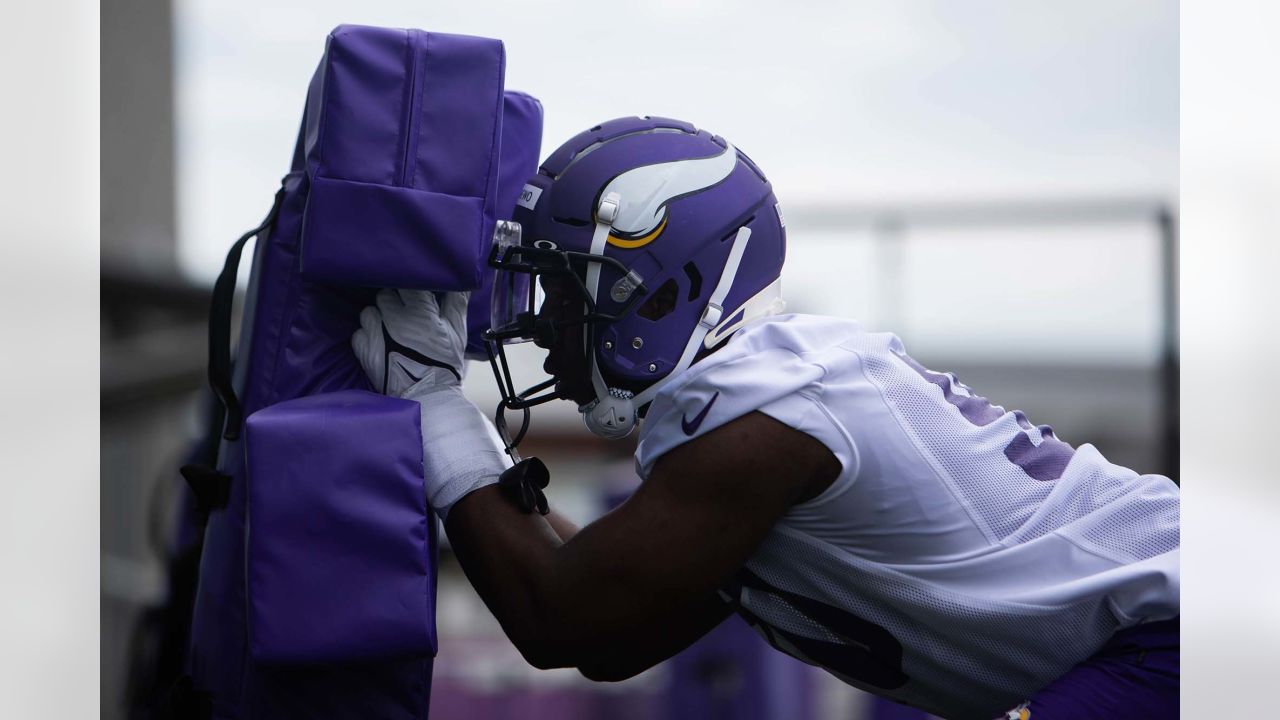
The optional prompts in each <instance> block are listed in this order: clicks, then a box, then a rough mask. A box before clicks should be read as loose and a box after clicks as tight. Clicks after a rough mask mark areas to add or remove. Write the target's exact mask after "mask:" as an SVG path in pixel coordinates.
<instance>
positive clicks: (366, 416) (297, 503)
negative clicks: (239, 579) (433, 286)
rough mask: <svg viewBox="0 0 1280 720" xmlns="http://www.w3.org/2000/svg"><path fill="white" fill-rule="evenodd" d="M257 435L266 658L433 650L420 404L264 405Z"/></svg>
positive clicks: (255, 604) (431, 548)
mask: <svg viewBox="0 0 1280 720" xmlns="http://www.w3.org/2000/svg"><path fill="white" fill-rule="evenodd" d="M245 431H246V437H245V464H246V470H247V478H246V479H247V482H248V488H249V500H248V527H249V532H248V552H247V553H246V562H247V565H248V572H247V582H248V588H247V590H248V597H249V617H248V625H249V648H250V651H251V652H252V654H253V658H254V659H255V660H258V661H262V662H305V663H314V662H347V661H352V660H368V659H383V658H394V657H404V656H411V655H431V654H434V653H435V651H436V636H435V598H434V595H435V583H434V580H435V532H436V521H435V518H434V517H433V516H431V515H430V514H429V512H428V509H427V507H426V500H425V488H424V487H423V479H422V444H421V443H422V437H421V428H420V413H419V410H418V403H416V402H414V401H412V400H400V399H398V398H391V397H386V396H383V395H376V394H373V393H370V392H365V391H361V390H345V391H342V392H336V393H325V394H323V395H313V396H311V397H306V398H299V399H297V400H290V401H288V402H282V403H278V404H276V405H272V406H271V407H269V408H266V409H263V410H259V411H258V412H256V413H254V414H253V415H250V416H249V418H248V420H247V421H246V425H245Z"/></svg>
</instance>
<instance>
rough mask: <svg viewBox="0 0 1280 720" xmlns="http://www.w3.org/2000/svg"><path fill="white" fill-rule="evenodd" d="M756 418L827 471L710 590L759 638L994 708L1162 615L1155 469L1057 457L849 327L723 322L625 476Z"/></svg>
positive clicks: (901, 692) (948, 705) (980, 401)
mask: <svg viewBox="0 0 1280 720" xmlns="http://www.w3.org/2000/svg"><path fill="white" fill-rule="evenodd" d="M757 410H758V411H760V412H763V413H765V414H767V415H770V416H771V417H773V418H775V419H777V420H779V421H780V422H783V423H785V424H787V425H789V426H791V427H794V428H796V429H798V430H800V431H802V432H805V433H807V434H809V435H811V436H813V437H814V438H816V439H818V440H819V441H821V442H822V443H823V444H824V445H826V447H827V448H828V449H830V450H831V452H832V453H833V454H834V455H835V456H836V458H837V459H838V460H839V461H840V464H841V466H842V471H841V473H840V475H839V477H838V478H837V479H836V480H835V481H834V482H833V483H832V484H831V486H830V487H828V488H827V489H826V490H825V491H824V492H823V493H822V494H820V495H819V496H818V497H816V498H814V499H812V500H810V501H808V502H805V503H802V504H799V505H796V506H794V507H792V508H791V509H790V510H789V511H788V512H787V513H785V514H784V515H783V517H782V518H781V519H780V520H779V522H778V523H777V524H776V525H775V526H774V528H773V529H772V530H771V532H770V533H769V535H768V536H767V537H766V538H765V540H764V542H763V543H762V544H761V545H760V547H759V549H758V550H757V552H756V553H755V554H754V555H753V556H752V557H751V559H750V560H749V561H748V563H747V565H746V567H745V568H744V569H743V571H742V572H740V573H739V576H740V578H739V579H738V580H735V582H732V583H730V585H729V586H728V587H726V588H725V589H724V590H723V592H724V593H725V594H726V596H727V597H729V598H730V599H731V600H732V601H734V602H735V603H736V604H737V605H738V607H739V610H740V612H741V613H742V614H743V616H744V617H745V618H746V619H747V620H748V622H750V623H752V624H753V625H754V626H755V627H756V629H757V630H758V631H760V632H761V634H762V635H764V636H765V638H766V639H767V640H769V641H770V642H771V643H772V644H773V645H774V646H775V647H778V648H779V649H781V650H783V651H785V652H788V653H789V654H791V655H794V656H796V657H799V658H800V659H802V660H805V661H807V662H811V663H813V664H817V665H821V666H823V667H824V668H826V669H827V670H829V671H831V672H832V673H833V674H835V675H837V676H838V677H840V678H841V679H843V680H845V681H846V682H848V683H850V684H852V685H855V686H857V687H861V688H863V689H866V690H869V691H871V692H875V693H877V694H880V695H884V696H887V697H890V698H893V699H895V700H897V701H899V702H903V703H906V704H909V705H914V706H917V707H921V708H923V709H926V710H928V711H930V712H933V713H934V714H938V715H942V716H945V717H981V718H989V717H994V716H995V715H996V714H998V713H999V712H1000V711H1001V710H1002V709H1003V708H1007V707H1010V706H1012V705H1014V704H1016V703H1017V702H1019V701H1021V700H1024V699H1025V698H1027V697H1029V696H1031V695H1032V694H1034V692H1035V691H1036V690H1038V689H1039V688H1041V687H1043V686H1044V685H1046V684H1048V683H1049V682H1050V681H1052V680H1054V679H1055V678H1057V677H1058V676H1060V675H1062V674H1063V673H1065V672H1066V671H1067V670H1069V669H1070V668H1071V667H1072V666H1074V665H1075V664H1076V663H1078V662H1080V661H1082V660H1084V659H1085V658H1087V657H1089V656H1090V655H1091V654H1093V653H1094V652H1096V651H1097V650H1098V649H1099V648H1101V647H1102V645H1103V644H1105V643H1106V641H1107V639H1108V638H1109V637H1110V636H1111V635H1112V634H1113V633H1114V632H1115V631H1116V630H1117V629H1119V628H1123V627H1129V626H1133V625H1136V624H1139V623H1142V622H1147V621H1154V620H1162V619H1167V618H1171V617H1174V616H1176V615H1177V614H1178V604H1179V599H1178V587H1179V571H1178V553H1179V551H1178V548H1179V516H1178V512H1179V511H1178V506H1179V492H1178V488H1177V486H1176V485H1174V484H1173V482H1172V481H1171V480H1169V479H1168V478H1165V477H1163V476H1159V475H1139V474H1137V473H1135V472H1133V471H1132V470H1129V469H1126V468H1123V467H1120V466H1117V465H1114V464H1112V463H1110V462H1108V461H1107V460H1106V459H1105V458H1104V457H1103V456H1102V454H1101V453H1100V452H1098V450H1097V449H1096V448H1094V447H1093V446H1091V445H1082V446H1080V447H1078V448H1072V447H1071V446H1070V445H1068V444H1066V443H1065V442H1062V441H1061V440H1058V439H1057V438H1056V437H1054V435H1053V433H1052V430H1051V429H1050V428H1048V427H1047V426H1039V427H1037V426H1034V425H1032V424H1031V423H1030V422H1029V421H1028V420H1027V419H1026V418H1025V417H1024V416H1023V415H1022V413H1020V412H1017V411H1006V410H1005V409H1004V408H1001V407H999V406H996V405H992V404H991V403H989V402H988V401H987V400H986V399H985V398H982V397H980V396H978V395H976V394H974V393H973V391H972V390H970V389H969V388H968V387H966V386H964V385H963V384H962V383H960V382H959V380H958V379H956V378H955V376H954V375H950V374H946V373H936V372H933V371H931V370H928V369H926V368H923V367H922V366H920V365H919V364H918V363H916V362H915V361H914V360H913V359H911V357H910V356H909V355H907V354H906V352H905V349H904V348H903V346H902V343H901V341H900V340H899V339H898V338H897V337H895V336H894V335H892V334H889V333H869V332H866V331H864V330H863V329H862V328H861V327H860V326H859V325H858V324H857V323H855V322H853V321H849V320H843V319H837V318H825V317H816V316H805V315H782V316H776V317H772V318H765V319H762V320H759V321H756V322H755V323H753V324H751V325H749V326H747V327H745V328H744V329H742V330H740V331H739V332H738V333H737V335H735V336H734V338H733V339H732V340H730V342H729V343H728V344H727V345H726V346H725V347H724V348H722V349H720V350H719V351H717V352H716V353H714V354H712V355H710V356H708V357H707V358H705V359H703V360H702V361H701V362H700V363H698V364H697V365H695V366H693V367H692V368H691V369H689V370H688V371H687V372H685V373H684V374H683V375H682V376H680V377H678V378H676V379H675V380H673V381H672V382H671V383H669V384H668V386H667V387H665V388H663V390H662V391H661V392H660V393H659V394H658V396H657V397H656V398H655V399H654V401H653V404H652V406H651V407H650V410H649V412H648V415H647V419H646V420H645V422H644V425H643V426H642V428H641V435H640V442H639V445H638V447H637V450H636V466H637V471H638V472H639V474H640V475H641V477H648V475H649V474H650V472H651V471H652V469H653V466H654V464H655V463H656V462H657V460H658V459H659V458H661V457H662V455H664V454H665V453H666V452H668V451H669V450H671V449H672V448H674V447H676V446H678V445H680V444H682V443H684V442H688V441H690V440H692V439H694V438H696V437H700V436H701V435H703V434H705V433H707V432H710V431H711V430H714V429H715V428H717V427H719V426H721V425H723V424H725V423H726V422H729V421H731V420H733V419H735V418H737V417H740V416H742V415H744V414H746V413H749V412H752V411H757ZM699 413H704V416H703V418H702V422H701V424H697V423H696V422H692V421H691V419H693V418H697V416H698V414H699ZM690 430H692V432H690ZM742 577H746V578H747V580H745V581H743V580H741V578H742ZM859 635H862V636H863V637H859ZM893 665H896V666H897V667H892V668H891V667H888V666H893Z"/></svg>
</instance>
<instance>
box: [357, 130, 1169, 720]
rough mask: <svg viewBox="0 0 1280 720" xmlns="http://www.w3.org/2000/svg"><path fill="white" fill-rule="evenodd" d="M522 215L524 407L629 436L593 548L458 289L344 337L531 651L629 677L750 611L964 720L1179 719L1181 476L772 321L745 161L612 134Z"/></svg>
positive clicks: (698, 134)
mask: <svg viewBox="0 0 1280 720" xmlns="http://www.w3.org/2000/svg"><path fill="white" fill-rule="evenodd" d="M515 221H516V222H517V223H518V227H517V226H516V225H506V226H503V230H504V232H505V239H504V240H503V241H502V242H499V243H498V244H497V245H495V248H494V252H493V256H492V259H491V264H493V265H494V266H495V267H497V268H498V273H497V278H496V289H495V293H494V322H493V326H492V329H491V330H490V331H489V332H488V333H487V335H488V338H489V340H490V342H491V352H492V354H493V365H494V368H495V371H496V373H497V374H498V376H499V381H500V382H499V384H500V386H501V387H502V391H503V395H504V401H503V404H504V407H505V408H506V409H514V410H519V411H527V410H528V408H529V407H531V406H533V405H537V404H538V403H541V402H544V401H547V400H552V399H557V398H563V399H566V400H570V401H573V402H575V403H577V405H578V407H579V410H580V411H581V413H582V415H583V417H584V419H585V421H586V425H587V427H588V428H590V430H591V431H593V432H594V433H596V434H598V435H602V436H604V437H607V438H623V437H626V436H627V435H628V434H630V433H631V432H632V431H633V430H634V429H636V428H637V427H639V429H640V431H639V443H638V446H637V449H636V453H635V459H636V469H637V472H638V473H639V475H640V477H641V479H642V483H641V484H640V486H639V489H638V490H637V491H636V492H635V494H634V495H632V496H631V497H630V498H629V499H628V500H627V501H626V502H624V503H623V504H622V505H621V506H620V507H618V508H617V509H615V510H613V511H612V512H610V513H608V514H607V515H605V516H604V517H602V518H600V519H598V520H596V521H595V522H593V523H591V524H590V525H588V526H586V527H584V528H582V529H580V530H579V529H578V528H576V527H573V526H572V524H570V523H569V522H567V521H566V520H564V519H563V518H562V517H560V516H559V515H558V514H556V513H554V512H550V513H546V512H545V511H546V507H545V498H543V497H542V495H541V490H540V487H541V486H542V485H544V484H545V477H544V476H541V474H540V473H541V469H540V468H538V467H537V466H536V463H530V461H525V462H524V463H522V464H521V465H519V466H516V467H515V468H514V469H511V470H509V468H511V467H512V462H511V460H510V459H508V457H507V454H506V453H504V450H505V449H506V448H507V446H508V445H509V443H508V442H507V438H505V437H503V436H500V435H499V433H498V432H497V431H496V430H495V427H494V426H493V424H491V423H490V422H489V420H488V419H487V418H486V417H485V416H484V415H483V413H481V412H480V411H479V410H478V409H476V408H475V407H474V406H473V405H472V404H471V403H470V402H469V401H468V400H466V399H465V398H464V397H463V396H462V393H461V389H460V387H459V381H460V378H461V374H462V371H463V362H464V361H463V346H464V345H465V339H466V338H465V311H466V303H467V298H466V296H465V295H461V294H452V295H447V294H439V295H438V294H433V293H428V292H408V291H392V290H384V291H382V292H381V293H380V295H379V296H378V303H377V307H376V308H368V309H366V310H365V311H364V313H363V314H362V316H361V326H362V327H361V329H360V330H359V331H358V332H357V333H356V335H355V337H354V338H353V345H354V347H355V349H356V352H357V354H358V355H359V357H360V358H361V361H362V364H363V366H364V367H365V369H366V371H367V372H368V373H369V376H370V378H371V380H372V381H373V383H374V384H375V386H377V387H379V388H382V389H383V390H384V392H387V393H390V394H393V395H398V396H400V397H405V398H411V399H415V400H419V401H420V402H421V407H422V433H423V445H424V447H423V457H424V464H425V475H426V483H427V495H428V500H429V502H430V504H431V506H432V508H434V509H435V511H436V512H437V514H439V516H440V517H441V518H442V520H443V521H444V526H445V530H446V532H447V533H448V535H449V538H450V541H451V543H452V546H453V548H454V550H455V552H456V553H457V556H458V559H459V561H460V563H461V564H462V567H463V569H464V570H465V572H466V574H467V576H468V578H469V579H470V580H471V582H472V583H473V584H474V585H475V587H476V589H477V591H478V592H479V594H480V596H481V597H482V598H483V599H484V601H485V603H486V604H487V605H488V606H489V608H490V609H491V610H492V611H493V613H494V615H495V616H496V617H497V618H498V620H499V622H500V623H501V624H502V627H503V629H504V630H505V631H506V633H507V635H508V636H509V637H510V638H511V640H512V642H513V643H514V644H515V646H516V647H517V648H518V649H519V650H520V652H521V653H522V654H523V655H524V657H525V658H526V659H527V660H528V661H529V662H530V663H531V664H533V665H534V666H536V667H539V668H553V667H574V668H578V669H579V670H580V671H581V672H582V673H583V674H584V675H586V676H587V677H588V678H591V679H594V680H620V679H623V678H628V677H631V676H633V675H635V674H636V673H639V672H641V671H643V670H645V669H646V668H649V667H651V666H652V665H654V664H655V663H658V662H660V661H662V660H664V659H666V658H668V657H670V656H671V655H673V654H675V653H676V652H679V651H680V650H681V649H683V648H684V647H686V646H687V645H689V644H690V643H691V642H693V641H694V640H696V639H697V638H699V637H700V636H702V635H703V634H704V633H706V632H707V631H708V630H710V629H711V628H713V627H715V626H716V625H717V624H718V623H720V622H721V621H722V620H723V619H724V618H725V617H726V616H727V615H728V614H729V613H731V612H736V613H738V614H739V615H740V616H742V618H744V619H745V620H746V621H747V622H748V623H749V624H750V625H751V626H752V627H754V628H755V629H756V630H757V631H758V632H759V633H760V634H761V635H762V636H764V638H765V639H766V640H767V641H768V642H769V643H771V644H772V645H773V646H774V647H775V648H777V649H778V650H781V651H782V652H785V653H787V654H789V655H792V656H794V657H797V658H799V659H801V660H803V661H805V662H808V663H812V664H814V665H819V666H821V667H823V668H825V669H826V670H828V671H830V672H831V673H832V674H834V675H836V676H837V677H839V678H840V679H842V680H844V681H845V682H847V683H849V684H851V685H854V686H856V687H859V688H862V689H864V690H867V691H870V692H873V693H876V694H879V695H881V696H884V697H887V698H891V699H893V700H895V701H898V702H901V703H904V704H907V705H912V706H915V707H918V708H922V709H924V710H927V711H929V712H931V713H934V714H936V715H941V716H943V717H948V718H993V717H997V716H1000V717H1014V718H1027V717H1029V718H1034V720H1058V719H1061V718H1071V719H1074V720H1078V719H1079V718H1102V717H1133V718H1158V717H1175V716H1176V713H1177V694H1178V645H1179V642H1178V637H1179V635H1178V613H1179V611H1178V577H1179V575H1178V552H1179V550H1178V548H1179V529H1178V503H1179V494H1178V488H1177V487H1176V486H1175V485H1174V483H1173V482H1171V481H1170V480H1169V479H1168V478H1165V477H1162V476H1158V475H1139V474H1138V473H1136V472H1133V471H1132V470H1129V469H1126V468H1123V467H1119V466H1116V465H1114V464H1112V463H1110V462H1108V461H1107V460H1106V459H1105V458H1104V457H1103V456H1102V454H1101V453H1099V452H1098V450H1097V449H1095V448H1094V447H1092V446H1091V445H1081V446H1079V447H1073V446H1071V445H1069V444H1067V443H1066V442H1064V441H1062V440H1060V439H1058V438H1057V437H1055V436H1054V434H1053V431H1052V430H1051V429H1050V428H1049V427H1048V426H1045V425H1035V424H1033V423H1032V422H1031V421H1030V420H1028V419H1027V418H1026V417H1025V416H1024V415H1023V414H1022V413H1021V412H1018V411H1007V410H1005V409H1004V408H1002V407H1000V406H998V405H993V404H992V403H990V402H988V401H987V399H986V398H984V397H982V396H980V395H978V394H976V393H975V392H974V391H973V390H972V389H970V388H969V387H967V386H965V385H964V384H963V383H961V382H960V381H959V380H958V379H957V378H956V377H955V376H954V375H952V374H949V373H945V372H936V371H934V370H930V369H928V368H926V367H924V366H922V365H921V364H920V363H918V362H917V361H916V360H914V359H912V357H911V356H910V355H909V354H908V353H907V351H906V349H905V348H904V347H903V345H902V343H901V342H900V341H899V339H898V338H897V337H895V336H894V335H892V334H889V333H871V332H867V331H866V330H864V329H863V328H861V327H860V326H859V325H858V324H857V323H855V322H853V321H850V320H845V319H841V318H832V317H815V316H805V315H787V314H782V313H781V311H782V309H783V303H782V300H781V287H780V283H779V275H780V272H781V269H782V264H783V259H784V257H785V250H786V242H785V230H784V220H783V216H782V213H781V211H780V210H779V208H778V205H777V201H776V199H775V197H774V194H773V190H772V188H771V186H770V184H769V182H768V181H767V180H766V179H765V176H764V175H763V174H762V173H761V171H760V169H759V168H758V167H756V165H755V164H754V163H753V162H752V161H751V159H750V158H748V157H747V156H746V155H745V154H744V153H743V152H742V151H741V150H739V149H737V148H736V147H734V146H733V145H732V144H730V143H728V142H727V141H725V140H724V139H722V138H720V137H717V136H715V135H712V134H711V133H708V132H706V131H703V130H698V129H696V128H694V127H693V126H691V125H689V124H687V123H683V122H678V121H672V120H666V119H661V118H627V119H619V120H614V121H611V122H607V123H604V124H602V125H599V126H597V127H594V128H592V129H591V130H589V131H587V132H584V133H582V134H580V135H578V136H577V137H574V138H573V139H572V140H570V141H569V142H568V143H566V144H565V145H564V146H563V147H561V148H559V149H558V150H557V151H555V152H554V153H553V154H552V155H551V156H550V157H549V158H548V159H547V160H546V162H545V163H543V165H542V167H541V168H540V170H539V172H538V174H537V176H536V177H534V178H532V179H531V180H530V181H529V183H528V184H527V185H526V186H525V188H524V192H523V193H522V195H521V199H520V201H519V206H518V208H517V211H516V217H515ZM517 230H518V232H517ZM539 288H540V289H541V290H542V291H544V292H545V301H543V302H542V303H541V305H540V306H538V304H537V302H536V297H537V291H538V289H539ZM521 340H533V341H534V342H536V343H537V344H538V345H539V346H541V347H544V348H546V349H547V350H548V351H549V353H548V357H547V361H546V364H545V369H546V371H547V372H548V373H549V374H550V375H551V376H552V380H549V381H547V382H544V383H542V384H541V385H539V386H536V387H535V388H531V389H530V390H528V391H525V392H519V393H518V392H516V390H515V388H514V387H513V385H512V381H511V379H510V377H509V374H508V373H506V358H505V353H504V352H503V348H502V345H503V343H506V342H512V341H521ZM552 383H554V387H552ZM539 393H540V394H539ZM520 434H523V428H522V429H521V432H520V433H516V435H520ZM515 439H516V440H517V441H518V437H517V438H515ZM533 510H538V512H531V511H533ZM544 513H545V514H544ZM1010 708H1012V709H1010Z"/></svg>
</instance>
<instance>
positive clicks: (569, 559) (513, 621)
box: [446, 487, 714, 673]
mask: <svg viewBox="0 0 1280 720" xmlns="http://www.w3.org/2000/svg"><path fill="white" fill-rule="evenodd" d="M554 524H555V523H554V522H548V520H547V519H546V518H544V517H542V516H540V515H536V514H533V515H531V514H525V513H522V512H520V511H519V510H518V509H516V508H515V507H514V505H512V504H511V503H510V502H508V501H507V500H506V499H505V498H503V497H502V496H501V494H500V491H499V490H498V488H496V487H490V488H485V489H482V490H478V491H476V492H474V493H472V494H471V495H468V496H467V497H466V498H463V500H462V501H460V502H459V503H458V504H457V505H456V506H455V507H454V509H453V511H452V512H451V513H450V515H449V521H448V523H447V524H446V530H447V531H448V533H449V539H450V542H451V545H452V546H453V548H454V552H455V553H456V554H457V556H458V560H459V562H460V563H461V564H462V567H463V570H464V571H465V572H466V573H467V577H468V578H469V579H470V580H471V583H472V585H474V586H475V588H476V591H477V592H478V593H479V594H480V597H481V598H482V599H483V600H484V602H485V604H486V605H487V606H488V607H489V609H490V611H492V612H493V614H494V616H495V617H496V618H497V619H498V622H499V623H500V624H501V625H502V627H503V630H504V631H505V632H506V633H507V636H508V637H509V638H510V639H511V641H512V642H513V643H514V644H515V645H516V647H517V648H518V649H519V650H520V652H521V654H522V655H524V657H525V659H526V660H528V661H529V663H530V664H532V665H534V666H536V667H541V668H549V667H578V668H588V667H594V666H598V664H599V663H600V662H601V661H602V660H604V659H607V658H610V657H652V660H650V661H649V662H648V663H647V664H644V665H643V667H633V668H629V669H630V671H631V672H632V673H634V672H638V671H639V670H642V669H644V667H647V666H648V665H649V664H652V663H653V662H657V661H658V660H661V659H663V658H665V657H666V655H669V654H670V652H667V653H665V654H664V653H663V652H660V651H659V652H655V650H654V648H653V647H652V646H653V645H654V644H655V642H656V638H658V637H659V636H663V635H664V633H655V632H652V631H651V628H650V623H648V622H646V621H645V620H646V618H647V617H648V618H652V617H659V616H661V615H662V605H661V603H659V602H655V599H654V598H653V595H654V593H652V592H649V593H645V592H636V591H634V590H633V589H632V588H634V587H636V586H637V584H640V583H638V582H637V581H636V580H634V579H631V578H626V577H622V576H620V573H622V574H625V573H627V572H628V571H627V570H626V567H627V563H626V558H624V557H619V555H618V552H617V549H616V548H615V549H614V550H612V551H609V550H608V549H607V548H605V547H603V546H602V544H601V542H600V539H599V538H596V537H594V536H595V535H596V534H597V533H593V532H592V530H593V527H592V526H588V527H587V528H584V529H583V530H582V531H581V532H579V533H577V534H575V535H573V540H572V541H571V542H569V543H563V542H561V540H560V538H559V536H558V535H557V533H556V528H554V527H553V526H554ZM565 525H568V524H567V523H565ZM570 527H571V526H570ZM560 529H562V530H566V531H567V530H568V529H569V527H562V528H560ZM679 610H680V612H677V613H676V614H677V615H678V616H680V615H683V614H684V613H683V608H680V609H679ZM706 616H707V614H706V613H699V618H705V617H706ZM671 622H677V623H678V622H680V619H679V618H676V619H673V620H670V621H668V622H667V623H664V627H667V626H668V625H669V624H670V623H671ZM702 625H705V623H701V625H700V626H699V628H698V629H697V630H691V631H690V634H691V635H693V636H696V635H698V634H700V633H701V632H703V631H705V630H706V629H709V626H708V627H702ZM713 625H714V623H712V626H713ZM667 634H669V633H667ZM690 639H692V638H690ZM666 644H670V643H666ZM675 649H679V648H678V647H675ZM673 651H674V650H672V651H671V652H673Z"/></svg>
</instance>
